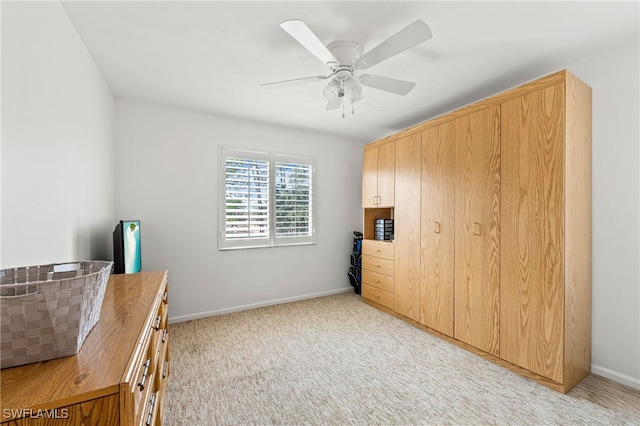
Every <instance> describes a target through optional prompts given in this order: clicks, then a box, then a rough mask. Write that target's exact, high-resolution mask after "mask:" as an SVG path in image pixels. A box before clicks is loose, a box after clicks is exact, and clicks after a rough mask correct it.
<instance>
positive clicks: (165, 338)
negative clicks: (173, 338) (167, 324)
mask: <svg viewBox="0 0 640 426" xmlns="http://www.w3.org/2000/svg"><path fill="white" fill-rule="evenodd" d="M165 340H167V329H166V328H165V329H164V330H162V343H164V342H165Z"/></svg>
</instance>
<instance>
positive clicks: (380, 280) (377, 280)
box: [362, 269, 393, 293]
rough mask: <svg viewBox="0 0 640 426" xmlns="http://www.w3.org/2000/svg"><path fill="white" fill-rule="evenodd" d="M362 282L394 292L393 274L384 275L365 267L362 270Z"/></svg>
mask: <svg viewBox="0 0 640 426" xmlns="http://www.w3.org/2000/svg"><path fill="white" fill-rule="evenodd" d="M362 284H363V285H364V284H366V285H370V286H372V287H376V288H379V289H380V290H384V291H389V292H391V293H393V276H391V275H384V274H380V273H378V272H373V271H369V270H367V269H364V270H363V271H362Z"/></svg>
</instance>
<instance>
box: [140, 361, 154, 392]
mask: <svg viewBox="0 0 640 426" xmlns="http://www.w3.org/2000/svg"><path fill="white" fill-rule="evenodd" d="M150 365H151V359H150V358H147V362H145V363H144V372H143V373H142V378H141V379H140V383H138V387H139V388H140V391H143V390H144V384H145V382H146V381H147V375H148V374H149V366H150Z"/></svg>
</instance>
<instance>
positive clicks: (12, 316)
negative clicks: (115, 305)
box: [0, 261, 113, 369]
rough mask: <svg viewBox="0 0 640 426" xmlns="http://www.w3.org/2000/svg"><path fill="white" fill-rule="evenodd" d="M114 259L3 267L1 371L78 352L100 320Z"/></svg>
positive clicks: (0, 283) (0, 282) (0, 289)
mask: <svg viewBox="0 0 640 426" xmlns="http://www.w3.org/2000/svg"><path fill="white" fill-rule="evenodd" d="M112 266H113V262H103V261H89V262H84V261H83V262H73V263H61V264H51V265H40V266H27V267H21V268H11V269H3V270H1V271H0V369H2V368H9V367H15V366H18V365H23V364H30V363H32V362H40V361H46V360H49V359H53V358H60V357H63V356H68V355H73V354H76V353H77V352H78V351H79V350H80V348H81V347H82V344H83V343H84V339H85V338H86V337H87V335H88V334H89V332H90V331H91V329H92V328H93V327H94V326H95V325H96V323H97V322H98V319H99V318H100V309H101V308H102V301H103V299H104V292H105V289H106V286H107V281H108V280H109V275H110V274H111V270H112Z"/></svg>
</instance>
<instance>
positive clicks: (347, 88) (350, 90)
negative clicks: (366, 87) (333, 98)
mask: <svg viewBox="0 0 640 426" xmlns="http://www.w3.org/2000/svg"><path fill="white" fill-rule="evenodd" d="M361 94H362V87H361V86H360V85H359V84H358V82H357V81H356V79H355V78H353V77H347V78H345V79H344V95H345V96H346V97H347V98H348V99H351V100H354V99H358V98H359V97H360V95H361Z"/></svg>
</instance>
